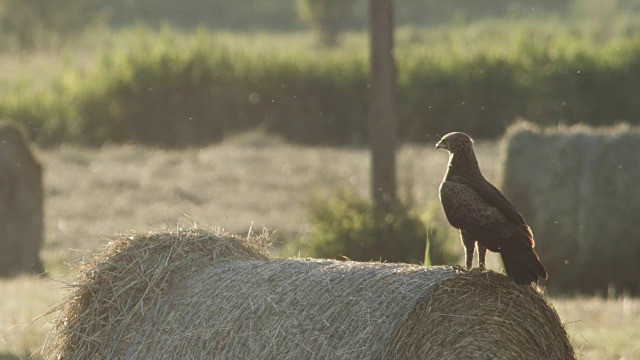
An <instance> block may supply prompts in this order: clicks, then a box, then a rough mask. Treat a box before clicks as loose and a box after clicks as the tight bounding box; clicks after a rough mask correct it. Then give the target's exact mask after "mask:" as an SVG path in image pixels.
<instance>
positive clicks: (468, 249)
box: [460, 230, 476, 269]
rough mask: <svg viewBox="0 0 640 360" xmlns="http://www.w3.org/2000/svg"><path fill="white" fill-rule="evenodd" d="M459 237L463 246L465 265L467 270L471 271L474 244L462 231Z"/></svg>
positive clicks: (474, 249)
mask: <svg viewBox="0 0 640 360" xmlns="http://www.w3.org/2000/svg"><path fill="white" fill-rule="evenodd" d="M460 236H461V237H462V244H463V245H464V252H465V256H466V262H465V265H466V266H467V269H471V267H472V266H473V253H474V252H475V251H476V242H475V240H473V238H472V237H471V236H469V234H468V233H466V232H464V231H462V230H461V231H460Z"/></svg>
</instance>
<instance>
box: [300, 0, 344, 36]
mask: <svg viewBox="0 0 640 360" xmlns="http://www.w3.org/2000/svg"><path fill="white" fill-rule="evenodd" d="M355 3H356V2H355V1H354V0H321V1H318V0H296V9H297V13H298V17H299V18H300V20H302V21H303V22H305V23H307V24H308V25H310V26H311V27H313V28H315V29H316V30H317V31H318V32H319V34H320V37H319V43H320V45H321V46H323V45H326V46H335V45H336V44H337V42H338V36H339V35H340V33H341V32H342V31H343V30H344V28H345V27H346V26H347V22H348V20H349V17H350V16H353V13H354V5H355Z"/></svg>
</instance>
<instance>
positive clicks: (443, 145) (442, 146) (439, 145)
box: [436, 141, 449, 150]
mask: <svg viewBox="0 0 640 360" xmlns="http://www.w3.org/2000/svg"><path fill="white" fill-rule="evenodd" d="M436 149H445V150H449V148H447V145H445V144H444V143H443V142H442V141H438V143H437V144H436Z"/></svg>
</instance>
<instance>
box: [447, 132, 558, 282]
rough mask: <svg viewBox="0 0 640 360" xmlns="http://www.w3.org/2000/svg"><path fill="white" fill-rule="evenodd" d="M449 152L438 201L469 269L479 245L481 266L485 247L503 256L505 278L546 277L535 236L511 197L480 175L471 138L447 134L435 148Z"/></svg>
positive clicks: (518, 279)
mask: <svg viewBox="0 0 640 360" xmlns="http://www.w3.org/2000/svg"><path fill="white" fill-rule="evenodd" d="M436 148H438V149H445V150H447V151H448V152H449V166H448V168H447V172H446V174H445V176H444V180H443V181H442V184H440V202H441V203H442V207H443V208H444V212H445V214H446V216H447V220H449V223H450V224H451V226H453V227H455V228H457V229H459V230H460V235H461V238H462V243H463V245H464V248H465V251H466V266H467V268H468V269H470V268H471V266H472V261H473V253H474V252H475V243H476V242H478V257H479V259H478V262H479V266H480V267H481V268H484V265H485V256H486V252H487V249H489V250H491V251H493V252H498V253H500V255H501V257H502V262H503V263H504V268H505V270H506V271H507V275H508V276H509V277H510V278H511V279H512V280H513V281H514V282H515V283H516V284H520V285H529V284H531V283H532V282H537V281H538V277H541V278H543V279H546V278H547V271H546V270H545V268H544V266H543V265H542V263H540V259H539V258H538V254H536V252H535V251H534V250H533V247H534V241H533V233H532V232H531V229H530V228H529V226H528V225H527V223H526V222H525V220H524V218H523V217H522V215H520V213H518V211H517V210H516V209H515V207H513V205H512V204H511V203H510V202H509V200H507V198H505V197H504V195H502V193H500V191H499V190H498V189H496V188H495V187H494V186H493V185H491V184H490V183H489V182H488V181H487V180H486V179H485V178H484V176H482V173H481V172H480V167H479V166H478V160H477V159H476V156H475V153H474V152H473V140H472V139H471V137H469V135H467V134H465V133H461V132H453V133H449V134H447V135H445V136H443V137H442V139H441V140H440V141H439V142H438V144H437V145H436Z"/></svg>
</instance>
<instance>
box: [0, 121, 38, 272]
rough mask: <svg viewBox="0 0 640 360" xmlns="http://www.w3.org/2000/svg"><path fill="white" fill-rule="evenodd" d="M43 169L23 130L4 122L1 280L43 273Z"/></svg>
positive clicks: (0, 131) (0, 144)
mask: <svg viewBox="0 0 640 360" xmlns="http://www.w3.org/2000/svg"><path fill="white" fill-rule="evenodd" d="M42 232H43V191H42V169H41V166H40V163H39V162H38V161H37V160H36V158H35V156H34V155H33V153H32V152H31V149H30V148H29V142H28V140H27V139H26V137H25V135H24V133H23V131H22V130H20V129H19V128H17V127H15V126H13V125H10V124H8V123H5V122H0V276H13V275H16V274H18V273H23V272H30V273H42V272H43V271H44V267H43V266H42V262H41V261H40V256H39V252H40V246H41V245H42Z"/></svg>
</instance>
